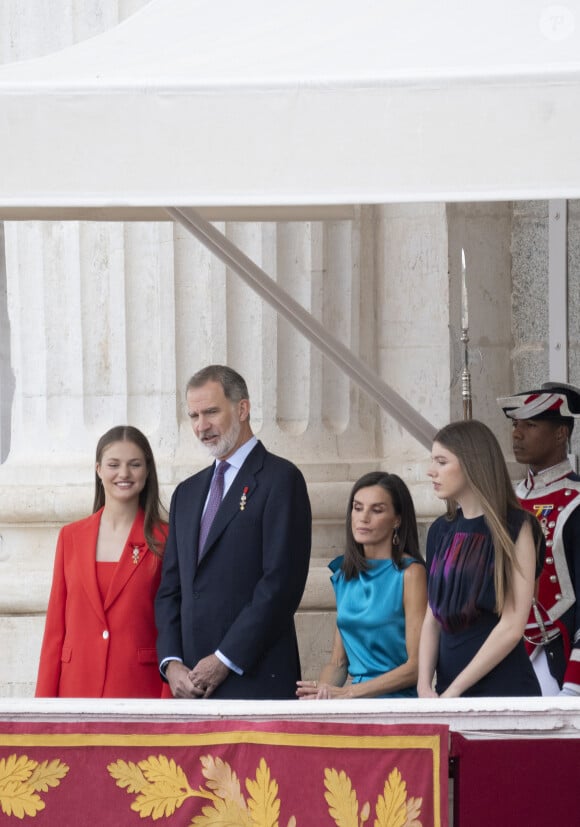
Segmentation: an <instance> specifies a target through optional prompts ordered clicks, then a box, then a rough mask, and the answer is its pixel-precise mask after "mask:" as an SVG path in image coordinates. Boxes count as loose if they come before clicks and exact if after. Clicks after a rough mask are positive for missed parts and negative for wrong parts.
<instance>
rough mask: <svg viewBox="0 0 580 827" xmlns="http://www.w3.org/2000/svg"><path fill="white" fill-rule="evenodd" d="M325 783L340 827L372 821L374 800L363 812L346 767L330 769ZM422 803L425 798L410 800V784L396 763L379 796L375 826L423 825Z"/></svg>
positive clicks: (328, 799) (332, 813)
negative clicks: (371, 813) (408, 787)
mask: <svg viewBox="0 0 580 827" xmlns="http://www.w3.org/2000/svg"><path fill="white" fill-rule="evenodd" d="M324 786H325V787H326V793H325V794H324V797H325V799H326V803H327V804H328V812H329V813H330V815H331V816H332V818H333V819H334V821H335V824H336V825H337V827H362V825H363V824H365V823H366V822H367V821H368V819H369V816H370V810H371V808H370V804H369V803H368V801H367V802H366V804H365V805H364V806H363V807H362V808H361V811H360V816H359V812H358V801H357V797H356V791H355V790H353V788H352V783H351V780H350V778H349V777H348V776H347V775H346V773H345V772H344V771H342V770H341V772H340V773H339V772H337V771H336V770H335V769H326V770H325V772H324ZM422 803H423V799H422V798H409V800H407V785H406V783H405V781H404V780H403V779H402V777H401V773H400V772H399V770H398V769H397V768H396V767H395V769H394V770H393V771H392V772H391V773H390V775H389V777H388V779H387V781H386V782H385V787H384V791H383V795H379V797H378V799H377V805H376V818H375V822H374V827H421V822H420V821H419V816H420V815H421V805H422Z"/></svg>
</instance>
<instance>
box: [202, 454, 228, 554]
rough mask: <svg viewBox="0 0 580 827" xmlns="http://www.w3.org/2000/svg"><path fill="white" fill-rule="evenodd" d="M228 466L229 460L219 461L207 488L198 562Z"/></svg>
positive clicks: (221, 494) (218, 502) (215, 512)
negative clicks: (207, 493) (207, 494)
mask: <svg viewBox="0 0 580 827" xmlns="http://www.w3.org/2000/svg"><path fill="white" fill-rule="evenodd" d="M229 467H230V464H229V462H220V464H219V465H218V467H217V469H216V472H215V474H214V475H213V479H212V481H211V488H210V489H209V499H208V501H207V506H206V509H205V511H204V512H203V516H202V518H201V524H200V526H199V546H198V550H197V559H198V562H199V561H200V560H201V558H202V557H203V547H204V545H205V541H206V540H207V535H208V534H209V530H210V528H211V524H212V523H213V521H214V517H215V515H216V514H217V511H218V508H219V507H220V503H221V501H222V497H223V495H224V474H225V473H226V471H227V470H228V468H229Z"/></svg>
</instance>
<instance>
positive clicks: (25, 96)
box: [0, 0, 580, 218]
mask: <svg viewBox="0 0 580 827" xmlns="http://www.w3.org/2000/svg"><path fill="white" fill-rule="evenodd" d="M577 13H578V3H577V2H573V3H570V2H569V3H567V4H560V5H558V6H555V5H554V4H547V3H544V2H530V0H511V2H510V3H509V5H508V6H506V5H505V3H503V2H501V0H489V2H487V3H485V4H477V6H474V5H473V4H465V3H464V2H460V0H449V2H447V3H446V4H445V6H444V8H442V7H440V6H436V5H434V4H432V3H429V2H425V0H406V2H405V3H401V2H394V1H393V0H384V2H381V3H377V2H376V0H360V2H358V3H357V5H356V8H353V6H352V3H350V2H346V0H317V2H315V3H312V2H308V0H296V2H293V3H291V4H279V5H278V4H277V5H276V8H275V9H274V8H273V7H272V5H271V4H266V3H265V2H264V0H247V1H246V2H245V3H243V4H240V3H238V2H236V0H152V2H151V3H149V4H148V5H147V6H145V7H144V8H142V9H141V11H139V12H137V13H136V14H135V15H133V16H132V17H130V18H128V19H127V20H126V21H125V22H124V23H122V24H121V25H119V26H117V27H115V28H114V29H112V30H110V31H108V32H106V33H104V34H102V35H99V36H98V37H95V38H92V39H90V40H87V41H85V42H83V43H79V44H77V45H76V46H73V47H71V48H68V49H65V50H63V51H61V52H57V53H54V54H51V55H48V56H46V57H44V58H40V59H38V60H33V61H27V62H23V63H19V64H11V65H7V66H4V67H1V68H0V106H1V107H2V119H1V120H0V163H1V164H2V169H1V173H2V174H1V175H0V210H2V212H1V213H0V217H3V218H9V217H11V212H10V211H11V210H14V211H15V212H13V213H12V215H13V216H14V217H17V216H18V217H24V215H25V213H24V211H27V212H26V217H33V213H34V210H36V211H38V216H39V217H42V211H43V210H48V209H49V208H52V212H51V217H53V216H54V215H55V210H58V208H62V209H65V210H67V213H68V214H69V215H70V212H69V211H70V209H71V208H76V209H79V210H85V211H86V210H88V209H89V208H110V209H113V208H122V209H123V210H124V214H125V215H127V214H129V213H130V210H129V208H132V209H133V215H134V216H135V217H136V218H138V217H139V211H140V210H146V209H149V210H151V208H156V207H159V206H177V207H179V206H193V207H206V208H207V207H213V208H219V209H220V210H223V209H224V208H225V207H238V208H240V207H246V206H254V207H258V206H260V207H264V206H279V207H280V206H284V205H285V206H299V205H343V204H345V205H348V204H373V203H387V202H408V201H432V200H437V201H458V200H466V201H472V200H506V199H510V200H511V199H533V198H544V199H549V198H556V197H559V198H573V197H578V196H579V195H580V161H579V157H578V153H577V151H576V141H575V135H577V134H578V131H579V127H580V106H579V105H578V104H579V102H580V23H579V21H578V20H577V19H576V18H577ZM86 215H87V213H86V212H85V216H86Z"/></svg>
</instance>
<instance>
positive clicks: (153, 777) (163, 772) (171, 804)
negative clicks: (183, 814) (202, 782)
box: [107, 755, 195, 821]
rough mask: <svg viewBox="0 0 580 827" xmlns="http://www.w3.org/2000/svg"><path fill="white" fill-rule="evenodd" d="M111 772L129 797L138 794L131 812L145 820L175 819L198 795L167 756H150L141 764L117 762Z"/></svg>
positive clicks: (110, 769) (109, 769)
mask: <svg viewBox="0 0 580 827" xmlns="http://www.w3.org/2000/svg"><path fill="white" fill-rule="evenodd" d="M107 769H108V771H109V774H110V775H111V776H112V777H113V778H114V779H115V780H116V782H117V786H118V787H123V788H125V789H126V790H127V792H128V793H137V797H136V798H135V801H134V802H133V803H132V804H131V809H132V810H134V811H135V812H137V813H139V815H140V816H141V818H146V817H147V816H150V817H151V818H152V819H153V820H154V821H155V820H157V819H159V818H163V816H166V817H167V816H171V815H173V813H174V812H175V810H176V809H178V808H179V807H181V805H182V804H183V802H184V801H185V800H186V799H187V798H189V797H190V796H192V795H194V794H195V793H194V791H193V790H192V789H191V787H190V786H189V784H188V782H187V778H186V776H185V773H184V772H183V770H182V769H181V767H178V766H177V765H176V763H175V761H174V760H173V759H171V760H168V759H167V758H166V757H165V756H164V755H159V756H158V757H155V756H154V755H150V756H149V758H147V759H146V760H145V761H139V763H138V764H134V763H133V762H132V761H129V762H125V761H116V762H114V763H113V764H109V765H108V767H107Z"/></svg>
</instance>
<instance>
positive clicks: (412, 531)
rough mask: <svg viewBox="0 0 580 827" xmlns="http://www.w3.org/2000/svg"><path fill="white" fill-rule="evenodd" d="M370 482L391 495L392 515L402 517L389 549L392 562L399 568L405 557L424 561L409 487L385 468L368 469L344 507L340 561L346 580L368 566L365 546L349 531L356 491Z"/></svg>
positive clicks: (370, 484)
mask: <svg viewBox="0 0 580 827" xmlns="http://www.w3.org/2000/svg"><path fill="white" fill-rule="evenodd" d="M373 485H378V486H380V487H381V488H384V490H385V491H386V492H387V493H388V494H390V496H391V500H392V502H393V508H394V509H395V514H396V515H397V517H400V520H401V524H400V526H399V529H398V534H399V543H398V545H396V546H395V545H394V546H393V550H392V559H393V563H394V564H395V566H396V567H397V568H398V569H400V568H401V562H402V559H403V557H404V556H408V557H412V558H413V559H414V560H419V561H420V562H421V563H423V562H424V561H423V558H422V557H421V552H420V551H419V532H418V530H417V518H416V516H415V506H414V505H413V500H412V498H411V494H410V492H409V489H408V488H407V486H406V485H405V483H404V482H403V480H402V479H401V478H400V477H398V476H397V475H396V474H387V473H386V472H384V471H371V472H370V473H369V474H365V475H364V476H362V477H360V479H358V480H357V481H356V482H355V484H354V485H353V488H352V491H351V492H350V497H349V498H348V506H347V509H346V548H345V552H344V560H343V563H342V570H343V572H344V576H345V579H346V580H352V578H353V577H358V575H359V574H360V572H361V571H366V570H367V568H368V560H367V559H366V557H365V553H364V547H363V546H362V545H361V543H357V542H356V540H355V539H354V535H353V533H352V508H353V503H354V498H355V496H356V494H357V492H358V491H360V490H361V488H370V487H371V486H373Z"/></svg>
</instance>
